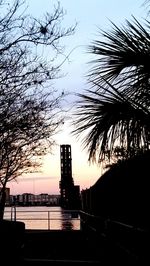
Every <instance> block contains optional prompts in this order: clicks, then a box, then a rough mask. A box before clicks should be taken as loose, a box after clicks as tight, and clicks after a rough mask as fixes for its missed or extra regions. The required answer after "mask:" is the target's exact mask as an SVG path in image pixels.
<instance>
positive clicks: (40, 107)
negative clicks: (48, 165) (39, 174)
mask: <svg viewBox="0 0 150 266" xmlns="http://www.w3.org/2000/svg"><path fill="white" fill-rule="evenodd" d="M0 9H1V15H0V219H3V213H4V206H5V197H6V195H5V194H6V193H5V189H6V185H7V183H8V182H9V181H11V180H13V179H16V178H17V177H18V176H21V175H22V174H23V173H27V172H33V171H37V169H38V167H39V166H40V165H41V158H42V157H43V156H44V155H45V154H47V153H48V152H50V151H51V148H52V146H53V144H54V140H53V135H54V134H56V132H57V131H58V130H59V128H60V126H61V124H62V123H63V115H62V110H61V100H62V99H63V97H64V93H63V92H57V91H56V90H55V89H54V88H53V86H52V81H53V80H54V79H56V78H58V77H59V75H58V74H59V71H60V67H61V65H62V63H59V64H56V62H58V61H56V59H58V56H59V55H61V56H62V54H63V53H64V48H63V47H62V46H61V44H60V41H61V39H62V38H64V37H67V36H70V35H72V34H73V33H74V31H75V27H76V26H72V27H69V28H68V29H63V28H62V27H61V22H62V19H63V18H64V11H63V9H62V8H61V7H60V5H59V3H58V5H57V6H56V7H54V10H53V12H52V13H51V14H50V13H46V14H45V16H44V18H42V19H37V18H34V17H32V16H31V15H28V14H27V10H26V7H25V2H24V1H21V0H15V1H14V2H13V3H12V2H11V1H10V3H8V2H6V1H0ZM45 51H46V54H47V53H48V54H49V57H46V56H45Z"/></svg>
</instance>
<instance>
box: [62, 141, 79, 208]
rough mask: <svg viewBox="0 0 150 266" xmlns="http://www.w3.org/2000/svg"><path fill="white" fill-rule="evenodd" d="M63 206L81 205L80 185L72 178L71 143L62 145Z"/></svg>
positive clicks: (73, 206)
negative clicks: (75, 183) (76, 184)
mask: <svg viewBox="0 0 150 266" xmlns="http://www.w3.org/2000/svg"><path fill="white" fill-rule="evenodd" d="M60 166H61V181H60V194H61V206H62V207H63V208H67V209H76V208H79V207H80V187H79V186H75V185H74V181H73V178H72V157H71V145H68V144H66V145H60Z"/></svg>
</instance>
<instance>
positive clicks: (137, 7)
mask: <svg viewBox="0 0 150 266" xmlns="http://www.w3.org/2000/svg"><path fill="white" fill-rule="evenodd" d="M59 2H60V5H61V7H62V8H63V9H64V11H66V15H65V17H64V21H63V26H64V27H69V26H70V25H74V23H75V22H77V23H78V25H77V28H76V32H75V34H74V35H73V36H70V37H68V38H66V39H64V41H63V44H64V45H65V47H66V54H68V53H69V52H70V51H71V50H72V49H74V48H75V49H74V51H73V52H72V53H71V55H70V59H69V62H68V61H66V63H65V64H64V65H63V67H62V73H64V74H67V75H66V76H65V77H64V78H62V79H59V80H57V81H56V82H55V83H54V85H55V87H56V88H57V89H60V90H62V89H64V90H66V91H69V92H71V93H72V92H83V90H84V89H85V88H87V84H86V78H85V75H86V73H87V71H88V64H87V63H88V62H89V61H90V60H91V59H92V57H91V55H89V54H88V53H87V50H86V47H87V46H88V45H89V44H91V42H92V41H93V40H95V39H97V38H99V35H98V28H101V29H103V30H106V31H107V30H110V29H111V24H110V21H109V20H111V21H113V22H114V23H116V24H117V25H121V24H124V21H125V19H131V16H132V15H134V16H135V17H136V18H138V19H141V20H142V18H144V17H146V14H147V10H146V6H142V4H143V2H144V1H142V0H74V1H73V0H60V1H59ZM27 3H28V6H29V7H28V11H29V12H30V13H31V14H32V15H33V16H37V17H38V16H40V17H42V14H43V13H45V12H51V10H52V7H53V5H54V4H57V1H54V0H43V1H41V0H28V1H27ZM73 101H74V97H73V96H70V97H69V98H68V102H67V103H66V104H67V105H68V106H71V105H72V102H73ZM70 131H71V127H70V124H69V122H67V123H65V125H64V128H63V129H62V133H61V134H59V135H57V136H56V141H57V144H58V146H56V147H55V148H54V150H53V154H52V155H48V156H47V158H46V159H45V161H44V167H43V173H41V174H34V175H33V180H30V181H28V182H27V181H21V178H20V179H19V182H18V183H17V184H15V183H14V182H13V183H12V184H11V185H10V187H11V193H13V194H16V193H23V192H31V193H41V192H45V193H50V194H52V193H59V180H60V161H59V156H60V155H59V145H60V144H71V146H72V159H73V160H72V168H73V178H74V182H75V184H78V185H80V187H81V189H83V188H88V187H89V186H91V185H93V184H94V182H95V181H96V180H97V179H98V178H99V176H100V175H101V174H102V172H101V170H100V168H99V167H98V166H96V165H89V163H88V154H87V152H86V151H83V150H82V148H81V142H80V141H77V140H76V139H75V138H74V137H72V136H71V135H70ZM36 176H38V177H42V176H43V177H44V178H43V180H42V179H40V178H39V179H36V178H34V177H36ZM22 180H24V179H22Z"/></svg>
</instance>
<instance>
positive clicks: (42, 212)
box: [4, 206, 80, 230]
mask: <svg viewBox="0 0 150 266" xmlns="http://www.w3.org/2000/svg"><path fill="white" fill-rule="evenodd" d="M11 210H13V209H11V208H10V207H6V208H5V215H4V218H5V219H11V215H12V217H14V215H13V213H11ZM74 214H76V213H73V214H72V213H71V212H69V211H65V210H63V209H62V208H61V207H45V206H41V207H39V206H38V207H16V220H19V221H23V222H24V223H25V227H26V229H51V230H80V217H79V215H77V216H76V215H74Z"/></svg>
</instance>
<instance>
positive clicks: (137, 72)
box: [74, 18, 150, 162]
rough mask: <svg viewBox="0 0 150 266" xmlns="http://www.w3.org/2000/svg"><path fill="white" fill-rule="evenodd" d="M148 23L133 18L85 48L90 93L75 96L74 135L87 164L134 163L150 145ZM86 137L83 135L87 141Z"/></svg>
mask: <svg viewBox="0 0 150 266" xmlns="http://www.w3.org/2000/svg"><path fill="white" fill-rule="evenodd" d="M149 28H150V23H149V21H148V20H146V21H145V24H144V26H143V25H142V24H141V23H140V22H139V21H138V20H136V19H135V18H133V21H131V22H130V21H128V20H127V21H126V25H125V26H122V27H118V26H117V25H115V24H114V23H112V29H111V31H110V32H108V31H107V32H106V31H101V40H96V41H94V42H93V43H92V45H90V46H89V52H90V53H91V54H93V55H94V56H96V59H95V60H93V61H92V62H91V63H92V64H93V66H92V69H91V71H90V72H89V75H88V82H89V84H90V86H91V88H90V90H86V92H85V93H84V94H78V96H79V100H78V102H77V110H76V113H77V115H76V116H77V117H76V119H75V123H74V124H75V126H76V129H75V130H74V133H76V134H78V135H80V134H81V133H84V144H85V147H87V148H88V151H89V160H98V161H99V162H102V161H103V160H105V159H106V158H108V159H112V160H113V158H114V157H115V156H118V155H121V157H122V158H127V157H132V156H134V155H135V154H137V153H139V152H140V151H145V150H148V149H149V144H150V63H149V62H150V32H149ZM85 133H87V134H86V135H85Z"/></svg>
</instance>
